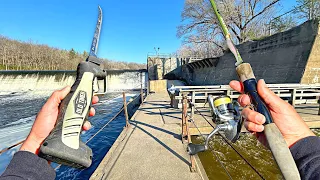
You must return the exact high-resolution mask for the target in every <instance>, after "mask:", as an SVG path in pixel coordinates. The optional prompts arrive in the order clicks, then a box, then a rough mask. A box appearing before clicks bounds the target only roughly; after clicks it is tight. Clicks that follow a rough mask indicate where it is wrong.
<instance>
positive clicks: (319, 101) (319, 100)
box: [318, 97, 320, 115]
mask: <svg viewBox="0 0 320 180" xmlns="http://www.w3.org/2000/svg"><path fill="white" fill-rule="evenodd" d="M318 104H319V111H318V115H320V97H319V99H318Z"/></svg>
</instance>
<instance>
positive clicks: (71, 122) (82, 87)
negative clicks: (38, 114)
mask: <svg viewBox="0 0 320 180" xmlns="http://www.w3.org/2000/svg"><path fill="white" fill-rule="evenodd" d="M89 67H90V65H89V64H88V62H81V63H80V64H79V65H78V69H77V77H76V81H75V82H74V84H73V85H72V87H71V91H70V92H69V94H68V95H67V96H66V97H65V98H64V99H63V100H62V102H61V103H60V105H59V114H58V118H57V123H56V126H55V128H54V129H53V130H52V131H51V133H50V135H49V136H48V137H47V138H46V139H45V141H44V142H43V144H42V145H41V147H40V152H39V156H40V157H42V158H45V159H47V160H49V161H53V162H56V163H58V164H63V165H68V166H72V167H75V168H86V167H89V166H90V165H91V162H92V150H91V149H90V148H89V147H88V146H87V145H85V144H84V143H83V142H82V141H81V140H80V134H81V131H82V125H83V123H84V121H85V120H86V119H88V114H89V110H90V106H91V102H92V96H93V80H94V74H93V73H92V72H90V71H88V68H89Z"/></svg>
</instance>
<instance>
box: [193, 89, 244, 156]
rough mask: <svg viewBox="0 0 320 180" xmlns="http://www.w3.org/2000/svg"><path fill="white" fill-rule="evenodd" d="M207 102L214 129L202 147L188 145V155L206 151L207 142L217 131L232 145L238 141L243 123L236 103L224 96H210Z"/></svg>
mask: <svg viewBox="0 0 320 180" xmlns="http://www.w3.org/2000/svg"><path fill="white" fill-rule="evenodd" d="M208 102H209V105H210V108H211V110H212V116H213V122H214V123H215V124H216V127H215V128H214V130H213V131H212V132H211V133H210V134H209V135H208V137H207V138H206V142H205V144H204V145H200V144H192V143H190V144H188V152H189V154H190V155H195V154H197V153H198V152H203V151H206V150H208V144H209V140H210V139H211V137H212V136H213V135H214V134H216V133H217V132H219V131H222V132H224V135H225V137H226V138H227V139H228V140H230V141H231V142H233V143H234V142H236V141H237V140H238V139H239V135H240V132H241V126H242V122H243V121H242V119H241V115H240V111H239V104H238V102H236V101H234V102H231V99H230V97H229V96H225V95H222V96H219V97H216V98H213V97H212V96H211V95H210V96H208Z"/></svg>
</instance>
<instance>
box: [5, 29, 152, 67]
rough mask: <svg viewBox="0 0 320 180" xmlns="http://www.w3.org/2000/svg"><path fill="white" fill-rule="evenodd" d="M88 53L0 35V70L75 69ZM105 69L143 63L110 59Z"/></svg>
mask: <svg viewBox="0 0 320 180" xmlns="http://www.w3.org/2000/svg"><path fill="white" fill-rule="evenodd" d="M87 55H88V53H87V52H86V51H84V52H83V53H78V52H76V51H75V50H74V49H71V50H69V51H67V50H61V49H58V48H52V47H49V46H47V45H42V44H37V43H35V42H33V41H31V40H29V41H28V42H21V41H16V40H11V39H9V38H6V37H4V36H1V35H0V70H75V69H76V68H77V65H78V63H79V62H80V61H83V60H84V59H85V58H86V57H87ZM103 61H104V62H106V63H105V64H107V65H106V68H107V69H143V68H146V65H145V64H138V63H127V62H117V61H110V60H108V59H103Z"/></svg>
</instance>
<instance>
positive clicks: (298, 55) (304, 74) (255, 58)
mask: <svg viewBox="0 0 320 180" xmlns="http://www.w3.org/2000/svg"><path fill="white" fill-rule="evenodd" d="M237 48H238V49H239V52H240V54H241V56H242V58H243V60H244V62H248V63H250V64H251V66H252V68H253V70H254V73H255V75H256V78H257V79H261V78H263V79H265V81H266V82H267V83H270V84H279V83H301V84H319V83H320V79H319V78H320V31H319V22H318V21H308V22H305V23H304V24H302V25H300V26H297V27H295V28H292V29H290V30H288V31H285V32H282V33H278V34H274V35H272V36H270V37H266V38H264V39H261V40H257V41H250V42H245V43H243V44H241V45H238V46H237ZM160 62H161V61H160ZM162 62H163V61H162ZM170 63H171V62H170ZM148 65H151V63H148ZM158 66H159V67H158V69H160V70H159V71H160V72H163V71H167V70H162V69H161V68H166V67H168V66H166V64H164V65H163V64H162V65H160V64H159V65H158ZM148 69H149V74H150V77H156V75H153V74H154V73H155V72H156V71H150V69H151V70H153V69H154V68H152V67H150V66H149V68H148ZM170 70H171V71H170V72H168V73H166V74H165V75H164V78H165V79H176V80H182V81H184V82H186V83H187V84H189V85H223V84H228V83H229V82H230V80H233V79H238V77H237V75H236V71H235V59H234V57H233V54H232V53H231V52H230V51H226V52H225V53H224V55H223V56H221V57H214V58H207V59H202V60H199V61H195V62H189V63H186V62H182V63H181V64H178V63H177V64H176V68H175V69H170ZM151 73H153V74H151Z"/></svg>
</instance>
